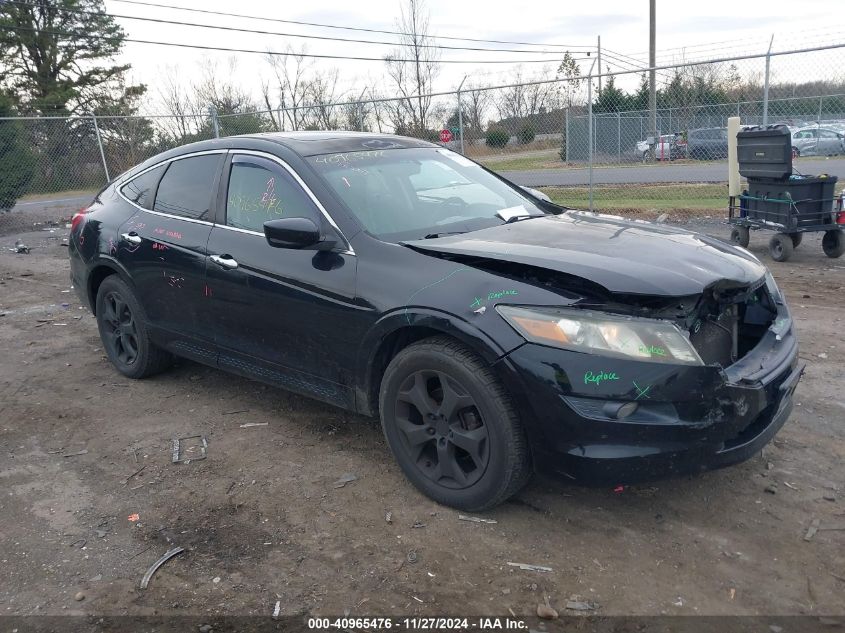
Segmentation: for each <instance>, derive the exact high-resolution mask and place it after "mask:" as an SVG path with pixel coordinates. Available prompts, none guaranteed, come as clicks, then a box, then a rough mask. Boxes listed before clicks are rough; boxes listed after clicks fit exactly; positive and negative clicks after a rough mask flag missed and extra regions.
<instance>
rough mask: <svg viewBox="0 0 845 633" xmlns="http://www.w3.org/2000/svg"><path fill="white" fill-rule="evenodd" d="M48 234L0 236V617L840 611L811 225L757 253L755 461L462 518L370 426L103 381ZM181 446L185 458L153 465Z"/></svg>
mask: <svg viewBox="0 0 845 633" xmlns="http://www.w3.org/2000/svg"><path fill="white" fill-rule="evenodd" d="M60 226H61V228H59V229H57V230H56V231H55V232H49V231H46V230H40V231H35V232H32V231H30V232H28V233H24V234H9V233H7V234H6V235H4V236H2V237H0V314H2V316H1V317H0V353H2V362H0V563H2V570H3V571H2V576H3V580H2V581H0V614H8V615H28V614H52V615H58V614H69V613H78V614H98V615H103V614H109V615H120V614H180V615H184V614H208V615H211V614H217V615H223V614H243V615H246V614H251V615H260V616H267V617H269V616H270V614H271V613H272V610H273V608H274V605H275V604H276V602H277V601H279V603H280V612H281V614H283V615H285V614H287V615H291V614H315V615H343V614H344V613H348V614H351V615H359V616H364V615H378V614H393V615H396V614H400V613H401V614H408V615H413V614H425V615H442V614H456V613H461V614H479V615H480V614H501V615H507V614H508V613H509V611H512V612H513V613H514V614H515V615H517V616H524V615H532V614H534V613H535V612H536V609H537V605H538V603H540V602H543V600H544V599H545V598H546V597H548V600H549V603H550V604H551V606H553V607H555V608H557V609H558V610H560V611H561V612H562V613H565V612H566V611H565V608H564V607H565V603H566V601H567V600H568V599H569V598H570V596H573V595H578V596H580V597H581V598H583V599H584V600H586V601H589V602H592V603H595V605H596V606H597V611H596V613H599V614H602V615H612V614H711V615H726V614H740V615H744V614H747V615H754V614H758V615H759V614H766V615H791V614H843V612H845V609H844V608H843V605H845V546H843V544H845V531H843V530H845V469H843V467H842V464H843V459H845V427H843V423H842V419H843V414H845V394H843V388H845V362H843V356H842V354H843V353H845V345H843V342H842V333H843V331H845V321H843V315H845V260H830V259H828V258H826V257H825V256H824V255H823V253H822V251H821V246H820V240H819V236H818V234H816V235H808V236H807V237H806V238H805V240H804V244H803V245H802V246H801V247H800V248H799V249H798V250H797V251H796V254H795V256H794V258H793V259H792V260H791V261H790V262H789V263H788V264H776V263H774V264H772V266H773V268H772V269H773V272H774V274H775V277H776V278H777V280H778V282H779V284H780V286H781V288H782V289H783V290H784V291H785V293H786V296H787V297H788V299H789V301H790V303H791V306H792V309H793V311H794V315H795V318H796V323H797V329H798V333H799V335H800V339H801V356H802V358H803V359H804V360H805V361H806V362H807V372H806V375H805V377H804V379H803V381H802V382H801V384H800V386H799V387H798V390H797V396H796V398H797V406H796V408H795V412H794V414H793V416H792V418H791V419H790V421H789V422H788V423H787V425H786V426H785V427H784V429H783V430H782V431H781V432H780V433H779V435H778V436H777V437H776V438H775V440H774V442H773V443H772V444H770V445H769V446H767V447H766V449H765V450H764V451H763V453H762V454H761V455H757V456H755V457H754V458H752V459H751V460H750V461H748V462H746V463H744V464H742V465H739V466H736V467H733V468H729V469H726V470H721V471H717V472H713V473H708V474H705V475H703V476H698V477H694V478H686V479H676V480H671V481H661V482H657V483H655V484H652V485H648V486H639V487H634V488H626V489H625V490H624V491H623V492H621V493H616V492H614V491H613V490H611V489H584V488H580V487H573V486H567V485H563V484H559V483H555V482H550V481H545V480H538V479H536V478H535V479H534V480H533V481H532V483H531V484H530V485H529V486H528V487H527V488H526V489H525V490H524V491H523V492H522V493H521V494H520V495H519V496H518V497H517V498H516V499H514V500H513V501H511V502H509V503H506V504H505V505H503V506H501V507H500V508H498V509H496V510H495V511H492V512H489V513H487V514H486V515H484V518H486V519H490V520H494V521H496V523H473V522H467V521H463V520H459V518H458V515H459V513H458V512H456V511H453V510H451V509H449V508H445V507H441V506H438V505H437V504H435V503H433V502H431V501H429V500H428V499H426V498H425V497H423V496H422V495H421V494H419V493H418V492H417V491H416V490H415V489H414V488H412V487H411V485H410V484H408V482H406V481H405V479H404V478H403V476H402V475H401V472H400V471H399V468H398V467H397V466H396V465H395V464H394V463H393V460H392V458H391V456H390V454H389V452H388V449H387V447H386V445H385V442H384V439H383V437H382V434H381V431H380V428H379V427H378V425H377V424H376V423H375V422H374V421H372V420H369V419H365V418H362V417H359V416H356V415H352V414H349V413H346V412H344V411H341V410H339V409H335V408H331V407H329V406H326V405H322V404H319V403H316V402H313V401H310V400H308V399H305V398H301V397H298V396H295V395H291V394H289V393H286V392H284V391H280V390H276V389H273V388H269V387H265V386H262V385H260V384H257V383H254V382H250V381H248V380H245V379H242V378H238V377H234V376H230V375H227V374H225V373H223V372H220V371H217V370H214V369H210V368H206V367H203V366H200V365H196V364H193V363H190V362H181V363H180V364H179V366H177V367H176V368H174V369H173V370H171V371H168V372H167V373H165V374H163V375H160V376H157V377H155V378H152V379H148V380H143V381H131V380H127V379H125V378H123V377H122V376H121V375H119V374H118V373H117V372H116V371H115V370H114V369H112V367H111V365H110V364H109V363H108V362H107V361H106V358H105V356H104V353H103V350H102V346H101V344H100V340H99V338H98V335H97V328H96V324H95V321H94V319H93V317H92V316H91V315H90V314H89V312H88V310H87V309H85V308H83V307H81V306H80V305H79V302H78V300H77V298H76V296H75V295H74V294H73V292H72V291H70V288H69V280H68V263H67V249H66V248H65V247H64V246H62V237H63V236H64V235H65V234H66V229H65V228H64V224H61V225H60ZM699 228H703V229H704V230H706V231H707V232H710V233H713V234H716V235H721V236H724V235H726V234H727V230H726V228H725V227H723V226H720V225H716V224H710V225H701V226H699ZM766 237H767V236H765V235H763V234H759V235H755V236H753V238H752V250H753V251H754V252H755V253H756V254H757V255H758V256H760V257H761V258H762V259H763V260H764V261H765V262H767V263H772V262H771V260H770V259H769V258H768V255H767V254H766V253H765V239H766ZM16 239H22V240H23V241H24V242H25V243H26V244H28V245H29V246H31V247H32V252H31V253H30V254H29V255H23V254H14V253H12V252H11V251H10V250H9V249H10V247H12V246H13V245H14V243H15V240H16ZM246 424H251V425H254V426H244V425H246ZM195 434H203V435H205V436H206V437H207V438H208V457H207V459H205V460H201V461H192V462H190V463H189V464H173V463H171V440H172V438H174V437H179V436H189V435H195ZM191 454H192V455H196V452H192V453H191ZM347 474H351V475H354V476H355V477H356V479H355V480H354V481H351V482H349V483H346V485H344V486H342V487H341V486H340V484H338V483H336V482H338V480H341V479H342V478H344V476H345V475H347ZM770 491H771V492H770ZM135 515H136V516H137V520H135V521H133V520H132V519H133V518H135ZM388 515H389V516H390V520H386V516H388ZM814 521H815V522H817V525H818V531H816V532H815V534H814V535H813V536H812V537H811V538H810V539H809V540H807V539H806V538H805V536H806V535H807V534H808V530H809V529H810V528H811V526H812V525H814V523H813V522H814ZM174 546H181V547H184V548H185V550H186V551H185V553H183V554H181V555H180V556H177V557H175V558H174V559H172V560H170V561H169V562H168V563H166V564H165V565H164V566H163V567H162V568H161V569H160V570H159V571H158V573H157V574H156V575H155V576H154V577H153V579H152V582H151V583H150V587H149V588H148V589H147V590H141V589H139V588H138V584H139V581H140V580H141V577H142V576H143V574H144V572H145V570H146V569H147V568H148V567H149V566H150V565H151V564H152V563H153V562H154V561H155V560H156V559H158V558H159V557H160V556H161V555H162V554H163V553H164V552H165V551H167V550H168V549H170V548H172V547H174ZM412 561H413V562H412ZM508 562H520V563H530V564H535V565H543V566H547V567H550V568H551V569H552V571H551V572H548V573H543V572H536V571H523V570H520V569H517V568H516V567H513V566H509V565H507V563H508Z"/></svg>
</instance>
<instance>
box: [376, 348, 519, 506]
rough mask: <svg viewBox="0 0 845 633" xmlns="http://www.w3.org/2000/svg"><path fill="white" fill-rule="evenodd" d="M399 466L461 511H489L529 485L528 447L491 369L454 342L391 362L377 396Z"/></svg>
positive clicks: (421, 486) (437, 498)
mask: <svg viewBox="0 0 845 633" xmlns="http://www.w3.org/2000/svg"><path fill="white" fill-rule="evenodd" d="M379 405H380V412H381V420H382V428H383V429H384V434H385V437H386V438H387V442H388V444H389V445H390V449H391V451H392V452H393V455H394V457H395V458H396V461H397V462H398V463H399V466H400V467H401V468H402V471H403V472H404V473H405V476H406V477H408V479H410V480H411V483H413V484H414V485H415V486H416V487H417V488H418V489H419V490H421V491H422V492H423V493H425V494H426V495H428V496H429V497H431V498H432V499H434V500H435V501H437V502H439V503H442V504H444V505H448V506H453V507H455V508H459V509H462V510H473V511H479V510H485V509H488V508H492V507H494V506H496V505H498V504H500V503H502V502H503V501H505V500H506V499H508V498H509V497H511V496H512V495H514V494H515V493H516V492H517V491H519V489H520V488H522V486H523V485H524V484H525V482H526V481H527V480H528V478H529V476H530V474H531V469H530V459H529V454H528V445H527V441H526V438H525V434H524V431H523V429H522V425H521V423H520V421H519V419H518V417H517V415H516V412H515V410H514V407H513V405H512V403H511V399H510V397H509V395H508V394H507V392H506V391H505V390H504V388H503V387H502V386H501V384H500V383H499V381H498V379H497V378H496V376H495V375H494V374H493V372H492V370H491V369H490V367H489V366H488V365H487V364H486V363H484V362H483V361H482V360H481V359H480V358H478V357H477V356H476V355H475V354H474V353H473V352H471V351H470V350H468V349H466V348H465V347H463V346H462V345H461V344H460V343H458V342H457V341H454V340H452V339H448V338H445V337H442V338H441V337H437V338H432V339H426V340H424V341H421V342H419V343H415V344H413V345H410V346H409V347H406V348H405V349H403V350H402V351H400V352H399V354H397V355H396V357H395V358H394V359H393V360H392V361H391V363H390V365H389V366H388V368H387V370H386V371H385V374H384V378H383V380H382V385H381V392H380V397H379Z"/></svg>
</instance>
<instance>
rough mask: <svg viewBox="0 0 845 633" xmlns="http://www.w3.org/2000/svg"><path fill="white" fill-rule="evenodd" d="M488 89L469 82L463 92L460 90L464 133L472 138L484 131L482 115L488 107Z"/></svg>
mask: <svg viewBox="0 0 845 633" xmlns="http://www.w3.org/2000/svg"><path fill="white" fill-rule="evenodd" d="M490 103H491V99H490V91H489V90H483V89H482V88H480V87H479V86H477V85H474V84H470V86H469V87H468V88H466V89H465V90H464V91H463V92H461V104H462V106H463V115H464V117H465V118H466V122H465V123H464V135H465V136H466V135H467V131H469V136H471V137H472V138H473V139H474V138H481V134H482V132H483V131H484V120H485V119H484V117H485V114H486V112H487V110H488V108H489V107H490Z"/></svg>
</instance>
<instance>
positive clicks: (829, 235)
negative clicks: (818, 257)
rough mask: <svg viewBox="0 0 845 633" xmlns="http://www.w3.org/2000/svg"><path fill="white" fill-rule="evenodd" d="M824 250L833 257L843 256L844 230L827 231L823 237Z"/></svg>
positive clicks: (844, 248)
mask: <svg viewBox="0 0 845 633" xmlns="http://www.w3.org/2000/svg"><path fill="white" fill-rule="evenodd" d="M822 250H823V251H824V254H825V255H827V256H828V257H830V258H832V259H836V258H837V257H842V253H844V252H845V235H844V234H843V232H842V231H840V230H838V229H836V230H833V231H826V232H825V234H824V237H823V238H822Z"/></svg>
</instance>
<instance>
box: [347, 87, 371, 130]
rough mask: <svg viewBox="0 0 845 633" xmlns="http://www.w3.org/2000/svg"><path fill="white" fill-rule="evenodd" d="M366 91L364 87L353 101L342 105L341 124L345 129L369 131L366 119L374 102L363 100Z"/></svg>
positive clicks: (367, 119)
mask: <svg viewBox="0 0 845 633" xmlns="http://www.w3.org/2000/svg"><path fill="white" fill-rule="evenodd" d="M366 93H367V88H364V89H363V90H362V91H361V94H360V95H359V96H358V97H357V98H356V99H355V100H354V101H350V102H348V103H347V104H346V105H344V106H343V114H342V117H343V126H344V128H346V129H347V130H358V131H359V132H367V131H369V129H370V128H369V125H368V121H369V118H370V114H371V113H372V112H373V109H374V105H375V104H373V103H372V102H367V101H364V95H365V94H366Z"/></svg>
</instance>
